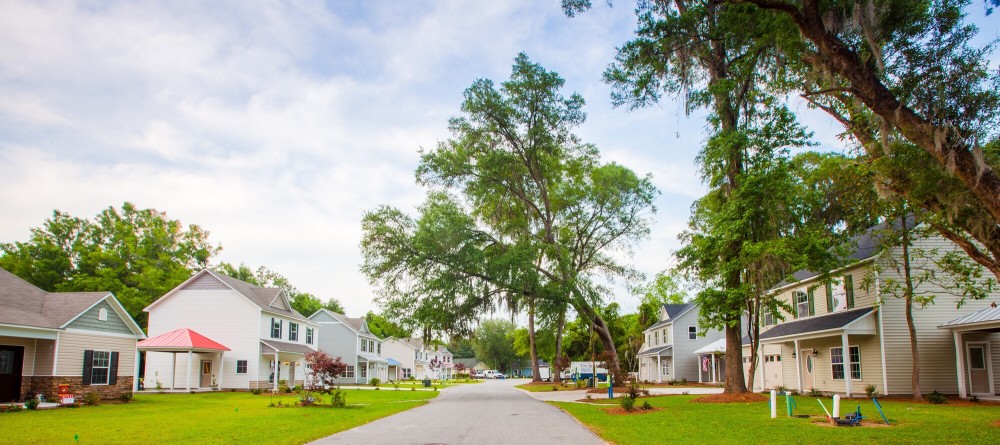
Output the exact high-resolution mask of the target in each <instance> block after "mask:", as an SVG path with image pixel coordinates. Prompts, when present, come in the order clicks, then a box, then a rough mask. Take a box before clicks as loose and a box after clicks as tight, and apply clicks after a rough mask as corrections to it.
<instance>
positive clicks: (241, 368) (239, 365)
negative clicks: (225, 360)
mask: <svg viewBox="0 0 1000 445" xmlns="http://www.w3.org/2000/svg"><path fill="white" fill-rule="evenodd" d="M236 373H237V374H246V373H247V361H246V360H237V361H236Z"/></svg>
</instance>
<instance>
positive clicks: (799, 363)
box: [782, 340, 805, 393]
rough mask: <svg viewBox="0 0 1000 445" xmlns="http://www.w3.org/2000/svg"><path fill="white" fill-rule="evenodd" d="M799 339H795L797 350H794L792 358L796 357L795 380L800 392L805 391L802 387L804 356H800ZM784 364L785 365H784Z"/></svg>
mask: <svg viewBox="0 0 1000 445" xmlns="http://www.w3.org/2000/svg"><path fill="white" fill-rule="evenodd" d="M799 352H800V351H799V341H798V340H795V350H794V351H792V358H794V359H795V380H797V382H796V383H798V386H799V392H800V393H801V392H803V391H805V390H804V389H802V357H799ZM782 366H784V365H782Z"/></svg>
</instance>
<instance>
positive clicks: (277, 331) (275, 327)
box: [271, 318, 282, 338]
mask: <svg viewBox="0 0 1000 445" xmlns="http://www.w3.org/2000/svg"><path fill="white" fill-rule="evenodd" d="M281 324H282V321H281V320H279V319H277V318H272V319H271V338H281Z"/></svg>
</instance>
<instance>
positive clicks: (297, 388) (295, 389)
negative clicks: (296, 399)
mask: <svg viewBox="0 0 1000 445" xmlns="http://www.w3.org/2000/svg"><path fill="white" fill-rule="evenodd" d="M292 390H294V391H295V392H299V391H302V385H295V387H294V388H292Z"/></svg>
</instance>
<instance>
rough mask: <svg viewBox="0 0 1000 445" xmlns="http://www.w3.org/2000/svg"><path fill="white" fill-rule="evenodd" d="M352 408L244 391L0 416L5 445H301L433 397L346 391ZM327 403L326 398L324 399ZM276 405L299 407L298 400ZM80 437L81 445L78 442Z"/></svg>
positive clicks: (145, 398)
mask: <svg viewBox="0 0 1000 445" xmlns="http://www.w3.org/2000/svg"><path fill="white" fill-rule="evenodd" d="M345 391H346V392H347V404H348V407H347V408H343V409H333V408H329V407H309V408H269V407H268V405H269V404H270V403H271V401H272V399H271V397H270V396H269V395H259V396H255V395H252V394H250V393H246V392H235V393H234V392H219V393H200V394H140V395H137V396H136V397H135V401H133V402H132V403H128V404H110V403H109V404H103V405H100V406H95V407H81V408H59V409H53V410H43V411H21V412H17V413H4V414H0V443H18V444H22V443H45V444H50V443H68V444H75V443H81V444H86V443H91V444H94V443H102V444H105V443H107V444H115V443H128V444H132V443H183V444H192V443H268V444H301V443H305V442H308V441H311V440H314V439H318V438H321V437H324V436H327V435H330V434H333V433H336V432H338V431H343V430H346V429H350V428H353V427H355V426H358V425H361V424H364V423H367V422H371V421H372V420H375V419H378V418H381V417H385V416H388V415H391V414H395V413H397V412H400V411H404V410H407V409H410V408H413V407H416V406H419V405H422V404H424V403H426V402H425V401H426V400H427V399H431V398H434V397H435V396H437V395H438V393H436V392H432V391H365V390H351V389H347V390H345ZM321 397H323V398H324V400H323V401H324V402H328V401H329V396H325V395H324V396H321ZM273 400H274V401H275V402H277V401H279V400H280V401H282V402H283V403H295V402H296V401H297V400H298V399H297V398H296V397H295V396H293V395H289V396H280V397H274V399H273ZM75 435H79V442H75V441H74V436H75Z"/></svg>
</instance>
